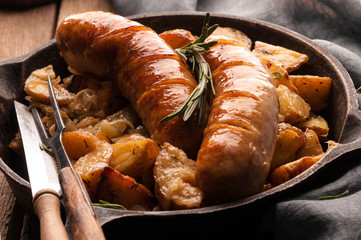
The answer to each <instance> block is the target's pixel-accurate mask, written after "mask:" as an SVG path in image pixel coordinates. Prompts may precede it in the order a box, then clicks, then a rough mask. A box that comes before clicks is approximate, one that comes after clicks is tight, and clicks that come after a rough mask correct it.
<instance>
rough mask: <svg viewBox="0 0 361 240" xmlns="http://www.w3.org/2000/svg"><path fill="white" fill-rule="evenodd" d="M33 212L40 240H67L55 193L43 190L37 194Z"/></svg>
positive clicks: (58, 201)
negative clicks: (37, 223)
mask: <svg viewBox="0 0 361 240" xmlns="http://www.w3.org/2000/svg"><path fill="white" fill-rule="evenodd" d="M33 206H34V211H35V213H36V215H37V216H38V218H39V221H40V236H41V239H42V240H52V239H59V240H63V239H64V240H65V239H69V238H68V234H67V233H66V231H65V227H64V223H63V221H62V219H61V215H60V200H59V197H58V195H57V193H55V192H53V191H52V190H44V191H42V192H40V193H39V194H37V197H36V198H35V201H34V203H33Z"/></svg>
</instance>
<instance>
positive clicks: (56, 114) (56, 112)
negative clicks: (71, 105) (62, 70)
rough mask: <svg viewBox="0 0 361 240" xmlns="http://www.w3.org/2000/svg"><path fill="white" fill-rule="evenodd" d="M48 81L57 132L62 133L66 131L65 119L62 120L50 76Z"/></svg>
mask: <svg viewBox="0 0 361 240" xmlns="http://www.w3.org/2000/svg"><path fill="white" fill-rule="evenodd" d="M47 80H48V85H49V96H50V103H51V106H52V108H53V112H54V117H55V121H56V128H57V131H58V130H59V131H60V132H61V131H63V130H64V128H65V125H64V122H63V119H62V118H61V113H60V109H59V105H58V102H57V101H56V97H55V93H54V88H53V84H52V83H51V79H50V76H49V75H48V79H47Z"/></svg>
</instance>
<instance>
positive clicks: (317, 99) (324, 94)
mask: <svg viewBox="0 0 361 240" xmlns="http://www.w3.org/2000/svg"><path fill="white" fill-rule="evenodd" d="M289 77H290V80H291V81H292V82H293V84H294V85H295V86H296V88H297V89H298V91H299V94H300V96H301V97H302V98H303V99H304V100H305V101H306V102H307V103H308V104H310V106H311V109H312V111H313V112H319V111H321V110H323V109H325V108H326V106H327V100H328V96H329V95H330V91H331V84H332V79H331V78H329V77H318V76H310V75H290V76H289Z"/></svg>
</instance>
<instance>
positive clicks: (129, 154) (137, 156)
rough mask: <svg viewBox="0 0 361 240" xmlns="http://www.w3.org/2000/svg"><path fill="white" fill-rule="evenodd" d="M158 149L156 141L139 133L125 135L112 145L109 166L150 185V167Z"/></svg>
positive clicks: (151, 176)
mask: <svg viewBox="0 0 361 240" xmlns="http://www.w3.org/2000/svg"><path fill="white" fill-rule="evenodd" d="M159 150H160V148H159V146H158V145H157V143H156V142H154V141H153V140H152V139H150V138H145V137H143V136H142V135H140V134H129V135H125V136H123V137H120V138H119V139H118V141H117V142H116V143H115V144H114V145H113V156H112V158H111V161H110V166H111V167H113V168H114V169H115V170H117V171H119V172H121V173H123V174H125V175H129V176H131V177H133V178H135V179H136V180H137V181H138V182H141V183H143V184H144V185H146V186H147V187H151V186H152V185H153V172H152V167H153V164H154V162H155V159H156V157H157V155H158V153H159Z"/></svg>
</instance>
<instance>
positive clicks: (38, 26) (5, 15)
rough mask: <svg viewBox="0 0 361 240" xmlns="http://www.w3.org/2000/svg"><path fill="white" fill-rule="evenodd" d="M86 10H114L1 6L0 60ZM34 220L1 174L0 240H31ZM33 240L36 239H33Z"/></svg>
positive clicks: (103, 0) (73, 4)
mask: <svg viewBox="0 0 361 240" xmlns="http://www.w3.org/2000/svg"><path fill="white" fill-rule="evenodd" d="M86 10H104V11H113V10H114V8H113V6H112V3H111V2H110V0H62V1H54V3H49V4H45V5H40V6H36V7H32V8H27V9H14V8H4V7H2V8H1V7H0V61H2V60H5V59H9V58H14V57H18V56H21V55H23V54H26V53H28V52H30V51H31V50H33V49H34V48H36V47H39V46H40V45H42V44H44V43H46V42H47V41H49V40H50V39H52V38H53V37H54V33H55V30H56V27H57V26H58V25H59V23H60V22H61V21H62V20H63V19H64V18H65V17H66V16H68V15H70V14H72V13H75V12H79V11H86ZM34 225H36V220H35V224H34V219H32V218H31V217H29V216H28V214H27V213H25V212H24V211H23V210H22V209H21V208H20V207H19V205H18V204H17V203H16V198H15V197H14V195H13V193H12V192H11V189H10V187H9V185H8V184H7V181H6V179H5V177H4V176H3V174H2V173H1V172H0V232H1V239H34V236H38V233H37V231H38V227H37V226H34ZM35 238H36V237H35Z"/></svg>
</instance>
